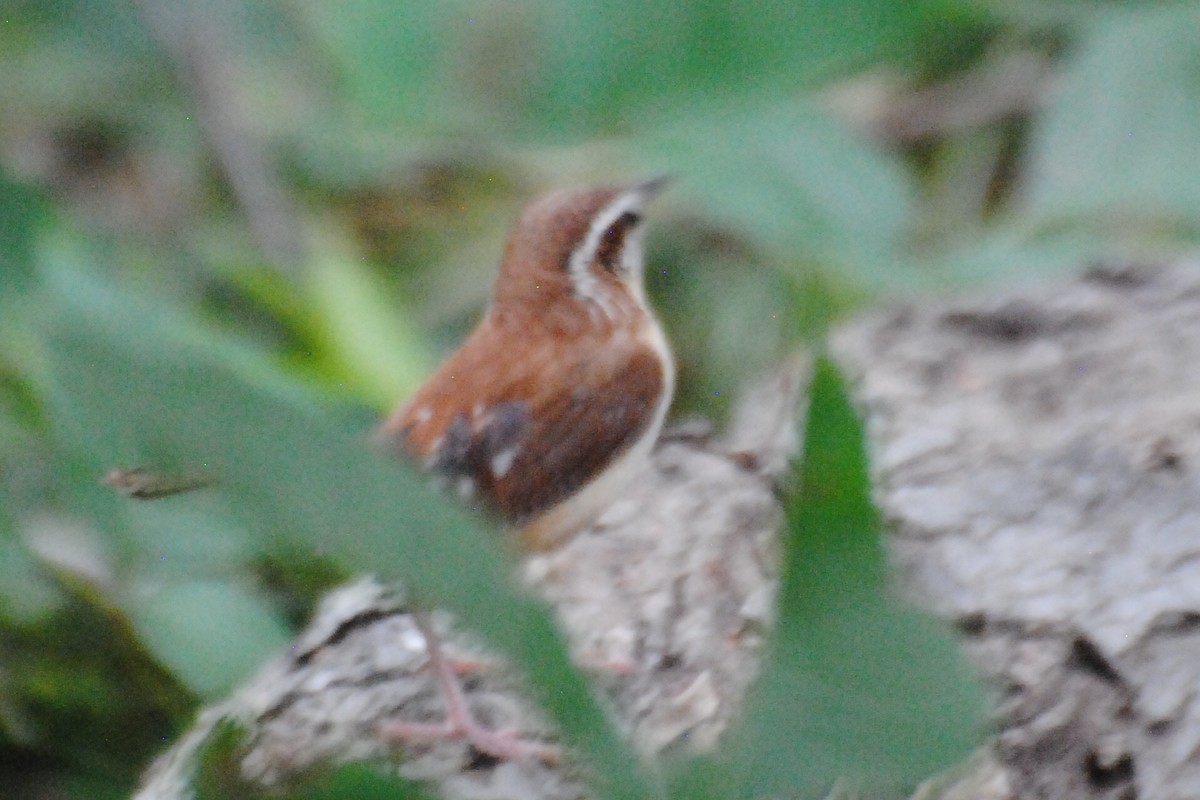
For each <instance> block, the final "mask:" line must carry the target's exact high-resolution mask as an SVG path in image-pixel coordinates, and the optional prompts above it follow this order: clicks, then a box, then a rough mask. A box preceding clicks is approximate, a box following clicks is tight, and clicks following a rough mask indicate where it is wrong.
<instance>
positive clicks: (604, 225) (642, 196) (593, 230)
mask: <svg viewBox="0 0 1200 800" xmlns="http://www.w3.org/2000/svg"><path fill="white" fill-rule="evenodd" d="M645 203H646V192H645V189H644V188H643V187H641V186H638V187H635V188H633V189H630V190H629V191H627V192H624V193H622V194H620V195H618V196H617V197H616V198H615V199H614V200H613V201H612V202H611V203H609V204H608V205H607V206H605V207H604V208H602V209H600V211H599V212H597V213H596V216H595V217H593V218H592V224H591V227H589V228H588V232H587V236H585V237H583V243H582V244H580V245H579V247H577V248H575V250H574V252H572V253H571V258H570V260H569V261H568V262H567V272H568V273H569V274H570V276H571V280H572V282H573V284H574V286H575V291H576V292H577V293H578V294H579V296H580V297H581V298H583V299H584V300H590V301H591V302H593V303H594V304H595V305H596V306H597V307H598V308H599V309H600V311H601V313H603V314H604V316H606V317H608V318H609V319H610V320H611V319H613V318H614V314H615V309H613V307H612V305H611V304H610V303H609V302H608V299H607V298H606V297H605V296H604V293H603V292H602V291H600V282H599V280H597V278H596V276H595V275H593V274H592V272H591V270H590V269H589V267H590V266H591V264H592V261H594V260H595V258H596V252H597V251H598V250H599V249H600V238H601V237H602V236H604V234H605V233H607V232H608V230H609V228H611V227H612V226H613V225H614V224H615V223H616V221H617V220H618V219H620V218H621V215H623V214H627V213H629V212H634V213H638V214H640V213H641V211H642V208H643V206H644V205H645ZM622 266H624V267H626V268H628V267H629V266H630V264H629V260H628V259H624V258H623V259H622Z"/></svg>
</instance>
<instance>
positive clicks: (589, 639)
mask: <svg viewBox="0 0 1200 800" xmlns="http://www.w3.org/2000/svg"><path fill="white" fill-rule="evenodd" d="M807 374H808V368H807V362H802V361H800V360H797V361H795V362H793V363H791V364H788V365H786V366H785V367H783V368H781V369H780V370H779V371H778V372H776V373H775V374H773V375H772V376H770V377H769V378H768V379H767V380H765V381H764V382H763V383H762V384H761V385H759V386H757V387H755V388H753V389H752V390H751V391H749V392H748V393H747V396H746V397H745V398H744V399H743V401H742V403H741V404H740V406H739V407H738V408H737V409H736V413H735V415H734V420H733V422H732V424H731V425H730V428H729V430H728V431H727V432H726V433H725V434H724V435H723V436H716V435H714V434H713V433H712V432H711V426H709V425H707V424H706V423H704V422H703V421H698V422H693V423H685V424H683V425H680V426H676V427H675V428H674V429H673V430H672V431H669V432H668V433H667V434H665V435H664V436H663V437H662V439H661V440H660V441H659V443H658V446H657V448H656V450H655V452H654V455H653V457H652V459H651V462H650V463H649V464H648V466H647V468H646V469H645V471H644V474H643V475H641V476H640V477H639V478H638V480H637V481H635V482H634V484H633V485H632V486H630V487H629V489H628V491H627V492H626V494H625V496H623V497H622V498H620V499H619V500H618V501H617V502H615V503H614V504H613V505H612V506H611V507H610V508H609V509H608V510H607V511H606V512H605V513H604V514H603V515H602V516H601V517H600V518H599V519H598V520H597V522H596V523H595V524H594V525H593V526H592V527H590V528H588V529H587V530H584V531H582V532H580V533H579V534H578V535H577V536H575V537H574V538H573V539H571V541H570V542H568V543H567V544H565V545H564V546H563V547H561V548H559V549H557V550H555V551H553V552H551V553H546V554H539V555H536V556H530V557H527V558H525V559H524V560H523V562H522V563H521V565H520V567H521V569H520V571H521V576H520V577H521V579H523V580H524V581H525V583H526V584H527V585H528V586H529V587H530V589H531V590H532V591H534V592H536V593H538V594H540V595H541V596H542V597H543V598H545V599H546V600H547V602H549V603H550V604H551V606H552V607H553V608H554V610H555V612H556V613H557V614H558V617H559V620H560V622H561V623H562V627H563V629H564V631H565V632H566V634H567V638H568V639H569V641H570V643H571V650H572V656H573V658H574V660H575V662H576V663H577V664H579V665H580V667H581V668H582V669H584V670H585V671H587V672H588V673H589V674H590V675H591V677H592V678H593V681H594V683H595V685H596V686H597V687H598V688H599V690H600V693H601V695H602V697H603V698H604V700H605V701H606V702H607V703H608V705H609V707H610V709H611V710H612V713H613V717H614V719H615V720H616V721H617V723H618V725H619V726H620V728H621V729H622V730H623V731H624V732H625V733H626V735H627V736H629V737H630V739H631V740H632V741H633V742H634V744H635V745H636V747H637V748H638V750H639V751H640V752H641V753H642V754H643V755H644V756H646V757H647V758H650V757H653V756H657V755H662V754H667V753H687V752H697V751H703V750H708V749H711V748H712V747H713V746H714V744H715V742H716V740H717V737H718V736H719V735H720V733H721V732H722V731H723V730H724V729H725V728H726V727H727V726H728V725H729V723H730V721H731V720H732V719H733V718H734V716H735V715H736V713H737V711H738V709H739V708H740V706H741V701H742V698H743V696H744V693H745V691H746V689H747V687H748V686H749V685H750V683H751V682H752V680H753V678H754V676H755V674H756V672H757V666H758V656H759V652H760V650H761V646H762V643H763V641H764V637H765V634H766V632H767V630H768V629H769V627H770V623H771V617H772V614H773V610H774V598H775V588H776V585H777V577H778V561H779V552H778V551H779V545H778V535H779V532H780V527H781V523H782V509H781V507H780V504H779V501H778V499H777V497H776V492H775V481H776V480H778V479H780V478H781V477H782V476H783V474H784V473H785V471H786V470H787V465H788V463H789V461H790V459H791V458H792V457H793V456H794V455H795V452H796V448H797V434H796V419H797V413H796V411H797V405H798V403H799V400H800V398H801V396H802V395H803V390H804V386H805V382H806V380H807ZM434 624H435V626H436V628H437V630H438V632H439V635H440V638H441V639H442V640H443V642H444V649H445V650H446V651H447V655H448V656H450V657H451V658H452V659H453V660H454V661H456V662H459V663H460V664H463V665H466V674H464V676H463V683H464V686H463V688H464V691H465V692H466V695H467V698H468V700H469V702H470V705H471V708H472V710H473V712H474V713H475V714H476V716H477V717H478V718H479V719H480V721H482V722H484V723H485V724H487V725H489V726H490V727H493V728H496V729H506V728H509V729H514V730H515V731H517V732H519V733H520V734H521V735H522V736H523V737H525V738H529V739H537V740H548V741H553V739H554V735H553V731H552V730H550V729H549V728H548V726H547V724H546V723H545V721H544V720H543V719H542V718H541V717H540V716H539V715H538V714H537V712H536V710H535V709H533V708H532V707H531V706H530V704H529V703H528V702H527V701H526V700H525V699H524V693H523V692H522V691H521V682H520V681H519V680H518V679H517V678H516V677H515V676H513V675H512V674H511V672H510V671H509V670H507V669H506V668H505V666H504V664H503V663H502V662H501V661H499V660H498V659H497V657H496V656H495V654H491V653H488V652H487V651H486V650H484V649H483V648H482V647H481V646H480V645H479V643H478V642H474V641H472V639H471V638H470V636H468V635H466V634H464V633H463V632H462V631H460V630H458V629H457V628H456V627H455V626H454V624H453V620H452V619H450V617H449V616H448V615H436V616H435V619H434ZM427 667H428V653H427V649H426V646H425V640H424V638H423V636H422V635H421V633H420V631H419V630H418V629H417V627H416V625H415V624H414V622H413V619H412V616H411V615H410V614H409V613H408V610H407V609H406V606H405V603H404V598H403V594H402V592H400V591H398V590H395V589H393V588H389V587H384V586H382V585H380V584H379V583H377V582H376V581H374V580H372V579H364V580H361V581H359V582H358V583H355V584H353V585H351V586H347V587H344V588H342V589H339V590H337V591H335V592H333V593H331V594H330V595H329V596H327V597H326V598H325V600H324V602H323V603H322V605H321V607H320V608H319V609H318V611H317V613H316V615H315V618H314V619H313V621H312V623H311V624H310V625H309V627H308V628H307V629H306V630H305V631H304V632H303V633H302V634H301V635H300V637H299V638H298V639H297V640H296V642H295V643H294V645H293V646H292V647H290V648H289V649H288V651H287V652H285V653H284V654H281V655H280V656H278V657H277V658H275V659H274V660H273V661H271V662H270V663H268V664H267V665H265V666H264V667H263V669H262V671H261V672H260V673H259V674H258V675H257V676H256V677H255V678H253V679H252V680H251V681H249V682H248V683H247V684H246V685H245V686H243V687H242V688H241V689H240V690H239V691H238V692H237V693H236V694H235V695H234V696H233V697H231V698H229V699H228V700H227V701H225V702H223V703H220V704H218V705H216V706H213V707H210V708H207V709H205V710H203V711H202V712H201V713H200V716H199V718H198V719H197V722H196V724H195V725H194V726H193V728H192V729H191V730H190V731H189V732H188V733H187V734H186V735H185V736H184V737H183V738H182V739H181V740H180V741H179V742H177V743H176V744H175V745H174V746H173V747H172V748H171V749H170V750H168V751H167V752H166V753H165V754H164V755H163V756H162V757H160V758H159V759H158V761H156V762H155V764H154V765H152V766H151V768H150V770H149V771H148V772H147V774H146V776H145V778H144V782H143V786H142V788H141V790H140V791H139V792H138V794H137V795H136V797H137V800H183V799H184V798H190V797H192V796H193V795H194V793H193V790H192V778H193V774H194V772H195V768H196V762H197V756H198V754H199V753H200V752H201V750H202V748H203V746H204V744H205V743H206V742H207V741H208V740H209V739H210V738H211V737H212V734H213V733H214V731H216V730H217V728H218V726H219V724H220V723H221V722H222V721H224V720H230V721H233V722H235V723H237V724H238V726H239V727H240V728H242V729H243V730H245V731H246V732H247V737H246V741H245V744H244V748H243V750H242V752H241V753H240V758H241V761H240V764H241V772H242V775H243V777H244V778H245V779H246V780H247V781H249V782H252V783H254V784H258V785H261V786H270V787H276V786H284V785H286V783H287V782H288V780H289V779H291V778H294V777H296V776H297V775H299V774H302V773H303V772H304V771H305V770H306V769H308V768H310V767H313V766H317V765H321V764H325V763H331V762H332V763H338V762H346V761H356V760H372V761H377V762H380V763H385V764H386V763H392V764H396V765H397V766H398V768H399V771H400V773H401V774H403V775H405V776H407V777H410V778H414V779H419V780H423V781H427V782H428V783H429V784H431V785H432V786H433V787H435V789H436V791H437V792H438V793H439V794H440V795H442V796H445V797H447V798H452V799H454V800H571V799H573V798H583V797H587V796H589V791H588V788H587V783H586V781H585V780H584V779H583V776H582V775H581V773H580V765H579V763H578V762H577V761H576V760H575V759H574V758H573V757H572V754H570V753H569V752H568V753H564V757H563V759H562V760H561V762H559V763H556V764H547V763H543V762H541V761H539V760H536V759H532V758H531V759H523V760H519V761H503V762H497V761H496V760H495V759H490V758H483V757H480V755H479V754H478V753H475V752H474V750H473V749H472V748H471V747H470V745H469V744H467V743H466V742H463V741H461V740H457V739H448V738H443V739H436V740H429V741H409V742H397V741H394V740H389V739H387V738H386V737H384V736H381V734H380V732H379V728H380V726H381V725H384V724H385V723H387V722H389V721H392V720H396V719H402V720H404V721H406V722H431V723H433V722H438V721H440V720H442V719H444V702H443V701H444V697H443V696H442V694H441V693H440V692H439V690H438V688H437V687H436V685H435V683H434V681H433V678H432V676H431V674H430V670H429V669H428V668H427ZM530 679H531V680H536V676H534V677H531V678H530Z"/></svg>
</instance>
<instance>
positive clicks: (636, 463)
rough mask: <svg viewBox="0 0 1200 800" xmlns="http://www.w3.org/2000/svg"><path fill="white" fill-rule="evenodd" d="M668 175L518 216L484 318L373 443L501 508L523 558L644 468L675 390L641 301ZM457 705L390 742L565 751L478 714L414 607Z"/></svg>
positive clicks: (546, 201) (550, 200) (650, 314)
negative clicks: (651, 207)
mask: <svg viewBox="0 0 1200 800" xmlns="http://www.w3.org/2000/svg"><path fill="white" fill-rule="evenodd" d="M667 184H668V180H667V179H666V178H665V177H659V178H654V179H652V180H645V181H640V182H635V183H630V184H620V185H606V186H590V187H576V188H567V189H560V190H557V191H553V192H550V193H548V194H545V195H543V196H542V197H540V198H538V199H537V200H535V201H534V202H533V203H532V204H530V205H529V206H528V207H527V208H526V209H525V210H524V212H523V213H522V214H521V215H520V217H519V219H518V220H517V223H516V225H515V226H514V228H513V230H512V233H511V234H510V236H509V238H508V241H507V244H506V245H505V248H504V252H503V255H502V257H501V260H500V269H499V275H498V277H497V279H496V283H495V287H494V291H493V298H492V303H491V305H490V307H489V308H488V309H487V311H486V313H485V314H484V316H483V319H482V320H481V321H480V322H479V323H478V325H477V326H476V327H475V329H474V330H473V332H472V333H471V334H470V335H469V336H468V337H467V339H466V340H465V342H464V343H463V344H462V346H461V347H460V348H459V349H458V350H457V351H455V352H454V353H453V354H451V355H450V357H449V358H448V359H447V360H446V361H445V362H443V364H442V365H441V366H440V367H439V368H438V369H437V370H436V371H435V372H434V374H433V375H432V377H430V378H429V379H428V381H427V382H426V383H425V384H424V385H423V386H422V387H421V388H419V389H418V390H417V391H416V392H415V393H414V394H413V395H412V396H411V397H410V398H409V399H408V400H406V401H405V402H404V403H403V404H402V405H400V407H399V408H397V409H396V410H395V411H394V412H393V413H392V414H391V415H390V416H388V417H387V418H386V420H385V421H384V422H383V424H382V425H381V426H380V427H379V429H378V431H377V434H376V441H377V442H380V443H382V444H384V445H385V446H386V447H388V448H389V449H392V450H394V451H397V452H398V453H399V454H401V455H402V456H404V457H406V458H408V459H409V460H410V461H412V462H414V463H416V464H417V465H418V466H419V467H420V468H422V469H424V470H426V471H428V472H430V473H432V474H434V475H436V476H438V477H439V479H440V480H442V481H443V482H445V483H446V484H448V485H449V486H451V487H453V488H454V489H456V490H457V491H458V493H459V494H460V495H461V496H463V497H464V498H465V499H468V500H470V501H472V502H477V503H479V504H480V505H482V506H483V507H485V508H486V509H488V510H490V511H491V512H493V513H494V514H496V515H497V516H498V517H499V518H500V519H502V520H503V521H504V523H505V526H506V527H507V528H508V529H510V530H511V531H512V532H513V533H514V534H515V535H514V536H513V537H512V540H513V541H514V542H515V543H516V546H517V548H518V549H519V550H522V551H525V552H539V551H546V550H550V549H553V548H555V547H558V546H561V545H562V544H563V543H564V542H566V541H567V540H568V539H569V538H570V537H571V536H572V535H573V534H575V533H577V532H579V531H580V530H581V529H583V528H585V527H587V525H588V524H589V523H591V522H593V521H595V519H596V518H597V517H598V515H599V514H600V513H601V512H602V511H603V510H604V509H605V508H606V507H607V506H608V505H609V504H610V503H612V501H613V500H614V499H616V498H617V497H619V496H620V494H621V492H622V491H623V490H625V489H627V488H628V487H629V485H630V483H631V482H632V481H634V480H635V479H636V476H637V474H638V472H639V470H641V469H643V468H645V466H646V464H647V463H648V460H649V455H650V452H651V450H652V449H653V447H654V443H655V441H656V440H657V438H658V435H659V433H660V432H661V430H662V427H663V423H664V420H665V418H666V415H667V411H668V409H669V407H670V405H671V400H672V397H673V393H674V387H675V362H674V357H673V355H672V352H671V347H670V345H669V343H668V340H667V337H666V334H665V333H664V331H663V327H662V325H661V324H660V323H659V321H658V319H657V318H656V317H655V315H654V311H653V309H652V308H651V306H650V303H649V301H648V299H647V296H646V290H645V282H644V277H643V272H644V245H643V241H644V227H643V213H644V210H645V206H646V204H647V203H648V202H649V201H650V200H651V199H652V198H654V197H655V196H657V195H658V194H659V193H660V192H661V191H662V190H663V189H664V188H665V187H666V185H667ZM413 619H414V622H415V624H416V626H417V628H418V630H419V631H420V632H421V634H422V635H423V636H424V638H425V641H426V647H427V651H428V654H429V662H430V664H431V667H432V668H433V671H434V677H435V679H436V681H437V683H438V686H439V687H440V689H441V691H442V694H443V696H444V698H445V703H446V707H447V708H446V720H445V721H444V722H443V723H441V724H430V723H423V722H404V721H399V720H396V721H392V722H389V723H387V724H386V726H385V727H384V728H383V730H382V732H383V733H384V735H385V736H387V737H389V738H397V739H402V740H407V739H414V738H416V739H422V738H431V737H438V738H440V737H449V738H462V739H466V740H467V741H469V742H470V744H471V745H472V746H473V747H474V748H475V749H476V750H477V751H480V752H483V753H486V754H488V755H491V756H493V757H496V758H500V759H505V760H509V759H522V758H538V759H541V760H544V761H553V760H556V759H557V756H558V754H557V750H556V748H554V747H552V746H548V745H543V744H541V743H537V742H529V741H526V740H523V739H521V738H520V737H519V736H517V735H515V734H514V733H513V732H512V731H493V730H489V729H487V727H486V726H484V725H483V724H481V723H480V722H479V721H477V720H476V719H475V718H474V715H473V714H472V712H471V710H470V708H469V705H468V701H467V698H466V696H465V693H464V692H463V690H462V687H461V686H460V685H459V683H458V680H457V676H456V675H455V672H454V669H453V668H452V666H451V665H450V664H449V662H448V660H447V659H446V658H445V656H444V655H443V654H442V652H441V647H440V645H439V643H438V640H437V636H436V634H435V633H434V631H433V629H432V626H431V624H430V622H429V620H428V618H427V617H426V616H425V615H424V614H423V613H422V612H414V614H413Z"/></svg>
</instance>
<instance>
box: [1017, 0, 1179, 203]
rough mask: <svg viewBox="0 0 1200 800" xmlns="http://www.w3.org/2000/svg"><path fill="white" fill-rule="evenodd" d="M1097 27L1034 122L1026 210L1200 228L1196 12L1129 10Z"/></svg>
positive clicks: (1083, 38)
mask: <svg viewBox="0 0 1200 800" xmlns="http://www.w3.org/2000/svg"><path fill="white" fill-rule="evenodd" d="M1091 20H1092V21H1091V22H1090V24H1087V25H1085V26H1083V29H1082V32H1081V34H1080V36H1079V40H1078V42H1077V43H1076V45H1075V48H1074V52H1073V55H1072V58H1071V59H1070V61H1069V62H1068V66H1067V68H1066V71H1065V74H1064V75H1063V76H1062V78H1061V84H1060V85H1059V86H1058V87H1057V90H1056V92H1055V93H1054V95H1053V97H1052V102H1051V105H1050V106H1049V107H1048V108H1047V109H1046V111H1045V112H1044V113H1043V114H1041V115H1040V116H1039V117H1038V118H1037V119H1036V125H1035V127H1034V130H1033V131H1032V134H1031V136H1030V145H1029V148H1030V149H1029V161H1028V168H1027V169H1026V174H1027V175H1028V176H1029V184H1028V187H1027V191H1026V193H1025V196H1024V202H1023V204H1022V207H1021V211H1022V212H1023V213H1024V214H1027V215H1030V216H1033V217H1039V218H1045V219H1048V220H1050V221H1058V222H1063V221H1072V220H1076V219H1077V218H1079V217H1083V216H1089V215H1102V216H1101V218H1100V219H1099V220H1097V222H1099V223H1100V224H1101V225H1103V226H1111V225H1113V224H1117V225H1129V224H1134V225H1147V224H1148V225H1156V224H1162V223H1167V224H1173V223H1177V222H1184V223H1185V224H1188V225H1191V226H1197V225H1200V212H1198V211H1197V209H1200V135H1197V131H1198V130H1200V70H1197V68H1196V65H1197V63H1198V62H1200V39H1197V37H1196V35H1195V33H1196V31H1197V30H1198V29H1200V8H1197V7H1196V6H1195V5H1194V4H1186V3H1177V4H1170V5H1163V6H1157V7H1146V6H1144V5H1132V6H1130V7H1128V8H1120V9H1112V10H1110V11H1108V12H1106V13H1102V14H1096V15H1094V16H1093V17H1092V18H1091Z"/></svg>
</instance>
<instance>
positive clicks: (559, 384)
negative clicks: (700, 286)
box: [384, 337, 666, 523]
mask: <svg viewBox="0 0 1200 800" xmlns="http://www.w3.org/2000/svg"><path fill="white" fill-rule="evenodd" d="M472 339H474V337H472ZM472 339H469V340H468V342H467V343H466V344H465V345H464V346H463V348H462V349H461V350H459V352H458V353H456V354H455V355H454V356H453V357H451V359H450V360H449V361H447V362H446V363H445V364H444V365H443V366H442V368H441V369H439V370H438V372H437V373H436V374H435V375H434V377H433V378H432V379H430V381H429V383H427V384H426V386H425V387H424V388H423V389H422V390H421V391H420V392H418V393H417V394H416V395H415V396H414V397H413V398H412V400H410V401H409V402H408V403H406V404H405V405H404V406H403V407H402V408H401V409H400V410H399V411H397V412H396V414H394V415H393V416H392V418H391V419H389V420H388V422H387V423H385V425H384V432H385V434H391V435H393V436H397V437H399V438H400V440H401V441H402V442H403V445H404V448H405V449H406V450H407V451H408V452H409V453H410V454H411V455H412V456H415V457H416V458H417V459H418V460H419V461H420V462H421V463H422V464H423V466H425V467H426V468H428V469H431V470H434V471H436V472H437V473H439V474H441V475H443V476H445V477H446V478H447V479H449V481H450V482H451V484H452V485H454V486H457V487H458V488H459V489H460V490H462V491H463V493H464V494H470V495H474V496H477V497H479V498H481V499H483V500H484V501H485V502H487V503H488V504H489V505H491V506H494V508H495V510H497V511H498V512H499V513H500V514H501V515H503V516H504V517H505V518H507V519H509V520H511V521H514V522H518V523H520V522H523V521H525V520H527V519H529V518H531V517H533V516H536V515H537V514H539V513H541V512H542V511H545V510H547V509H549V508H551V507H553V506H554V505H556V504H558V503H560V502H562V501H563V500H565V499H567V498H568V497H570V496H571V495H572V494H574V493H575V492H577V491H578V490H579V489H580V488H582V487H583V486H584V485H585V484H587V483H588V482H589V481H590V480H592V479H593V478H595V477H596V476H597V475H599V474H600V473H601V472H603V471H604V469H605V467H607V466H608V465H609V464H610V463H611V462H612V461H613V459H614V458H615V457H616V456H617V455H619V454H620V453H621V452H623V451H624V450H625V449H626V448H627V447H628V446H630V445H631V444H632V443H633V442H635V441H637V440H638V439H639V438H640V437H641V435H642V434H643V433H644V432H645V431H646V429H647V427H648V426H649V425H650V424H651V422H652V421H653V419H654V417H655V414H656V413H657V411H658V408H657V406H658V403H659V401H660V398H661V397H662V392H663V388H664V382H665V380H666V376H665V375H664V371H663V365H662V363H661V360H660V358H659V357H658V356H657V355H656V354H655V353H654V352H653V350H651V349H650V348H649V347H645V346H644V345H639V344H630V345H628V346H627V347H624V348H622V347H597V348H591V349H588V348H572V349H571V352H574V353H576V358H575V359H574V361H573V362H572V363H563V351H562V349H554V348H550V347H547V348H544V349H543V350H542V351H538V350H535V349H533V348H530V347H529V346H528V344H529V343H524V344H523V345H522V350H523V358H522V359H520V360H513V359H512V358H511V356H507V357H504V358H501V357H500V355H501V354H500V353H498V352H488V351H487V349H486V348H484V347H482V346H472V345H473V341H472ZM481 341H487V339H486V337H481ZM491 341H495V339H492V340H491Z"/></svg>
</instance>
